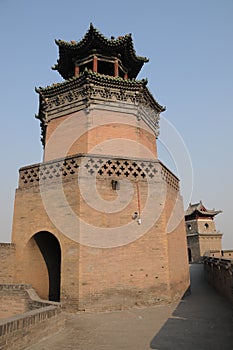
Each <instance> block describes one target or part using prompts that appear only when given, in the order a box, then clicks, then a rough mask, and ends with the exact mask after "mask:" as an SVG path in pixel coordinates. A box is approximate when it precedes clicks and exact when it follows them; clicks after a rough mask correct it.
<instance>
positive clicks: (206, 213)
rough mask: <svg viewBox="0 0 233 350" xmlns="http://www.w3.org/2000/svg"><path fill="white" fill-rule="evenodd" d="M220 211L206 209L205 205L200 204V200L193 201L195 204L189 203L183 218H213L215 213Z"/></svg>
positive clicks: (220, 211)
mask: <svg viewBox="0 0 233 350" xmlns="http://www.w3.org/2000/svg"><path fill="white" fill-rule="evenodd" d="M219 213H222V210H215V209H213V210H208V209H206V207H205V206H204V205H203V204H202V201H200V202H198V203H195V204H191V203H190V204H189V206H188V209H187V210H186V213H185V219H186V220H188V219H190V218H191V217H193V216H195V217H211V218H213V217H214V216H215V215H217V214H219Z"/></svg>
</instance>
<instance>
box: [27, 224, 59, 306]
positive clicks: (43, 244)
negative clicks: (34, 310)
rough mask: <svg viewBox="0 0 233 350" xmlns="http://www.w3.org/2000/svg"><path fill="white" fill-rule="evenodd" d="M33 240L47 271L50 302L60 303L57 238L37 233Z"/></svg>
mask: <svg viewBox="0 0 233 350" xmlns="http://www.w3.org/2000/svg"><path fill="white" fill-rule="evenodd" d="M33 238H34V240H35V242H36V244H37V246H38V248H39V250H40V252H41V254H42V256H43V258H44V261H45V264H46V266H47V270H48V279H49V295H48V299H49V300H51V301H60V283H61V248H60V244H59V242H58V240H57V238H56V237H55V236H54V235H52V234H51V233H50V232H46V231H43V232H38V233H36V234H35V235H34V237H33Z"/></svg>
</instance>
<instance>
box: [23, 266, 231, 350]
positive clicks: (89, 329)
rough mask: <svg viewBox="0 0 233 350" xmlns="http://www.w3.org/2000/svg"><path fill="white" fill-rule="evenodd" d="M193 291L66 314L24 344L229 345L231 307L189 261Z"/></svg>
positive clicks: (207, 349) (143, 348)
mask: <svg viewBox="0 0 233 350" xmlns="http://www.w3.org/2000/svg"><path fill="white" fill-rule="evenodd" d="M191 289H192V293H191V295H189V296H186V297H185V298H184V299H183V300H181V301H180V302H179V303H176V304H171V305H164V306H153V307H147V308H134V309H131V310H127V311H119V312H106V313H97V314H84V313H83V314H77V315H72V316H71V315H69V316H67V322H66V326H65V328H64V330H63V331H61V332H60V333H59V334H56V335H53V336H51V337H50V338H47V339H46V340H44V341H41V342H40V343H39V344H36V345H33V346H31V347H29V348H28V349H27V350H53V349H56V350H59V349H66V350H74V349H75V350H76V349H78V350H87V349H88V350H90V349H93V350H124V349H125V350H126V349H127V350H149V349H158V350H178V349H179V350H183V349H188V350H217V349H218V350H219V349H222V350H232V348H233V328H232V326H233V308H232V306H231V305H230V304H229V303H228V302H227V301H226V300H225V299H223V298H222V297H221V296H219V295H218V294H217V293H216V292H215V291H214V290H213V289H212V287H211V286H209V285H208V284H207V282H206V281H205V280H204V276H203V266H202V265H192V266H191Z"/></svg>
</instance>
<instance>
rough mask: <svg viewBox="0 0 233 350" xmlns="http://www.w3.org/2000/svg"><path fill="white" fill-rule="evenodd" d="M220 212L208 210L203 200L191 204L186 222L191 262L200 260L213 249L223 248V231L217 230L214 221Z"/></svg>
mask: <svg viewBox="0 0 233 350" xmlns="http://www.w3.org/2000/svg"><path fill="white" fill-rule="evenodd" d="M219 213H221V210H207V209H206V208H205V207H204V205H203V204H202V202H201V201H200V202H199V203H196V204H191V203H190V204H189V207H188V209H187V210H186V214H185V223H186V233H187V242H188V256H189V261H190V262H200V261H201V258H202V257H203V256H204V255H205V254H207V253H208V252H209V251H211V250H217V251H221V250H222V233H220V232H219V231H217V230H216V227H215V222H214V217H215V216H216V215H217V214H219Z"/></svg>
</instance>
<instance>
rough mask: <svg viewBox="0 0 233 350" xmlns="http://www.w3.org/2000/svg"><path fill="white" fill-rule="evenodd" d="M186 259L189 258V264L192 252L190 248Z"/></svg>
mask: <svg viewBox="0 0 233 350" xmlns="http://www.w3.org/2000/svg"><path fill="white" fill-rule="evenodd" d="M188 258H189V262H190V263H191V262H192V251H191V249H190V248H188Z"/></svg>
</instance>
